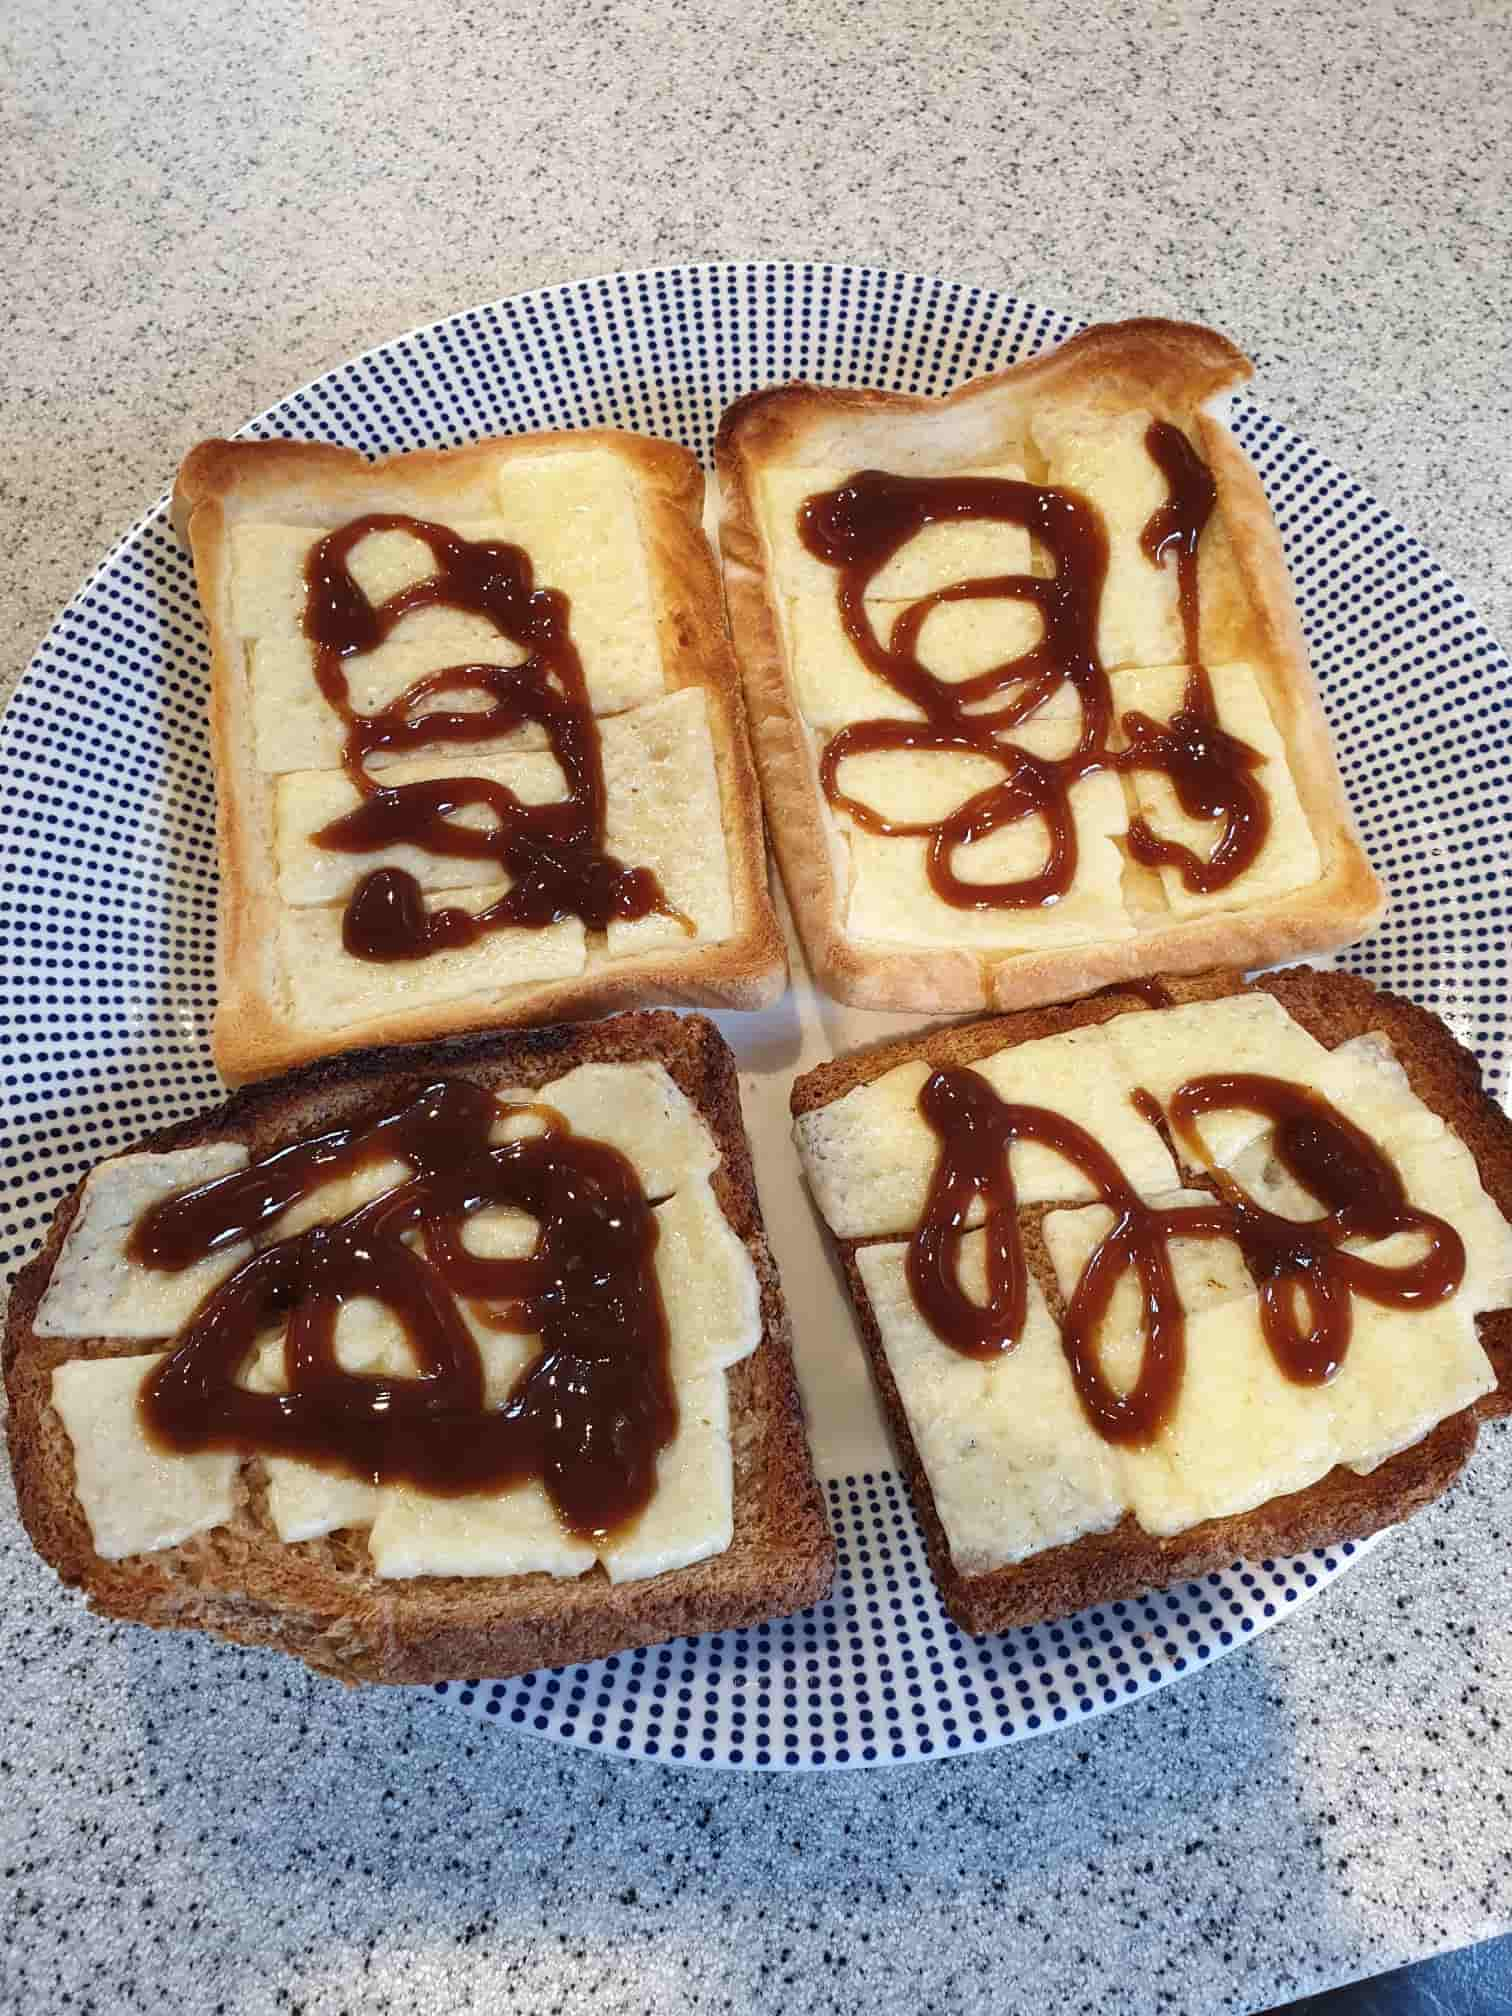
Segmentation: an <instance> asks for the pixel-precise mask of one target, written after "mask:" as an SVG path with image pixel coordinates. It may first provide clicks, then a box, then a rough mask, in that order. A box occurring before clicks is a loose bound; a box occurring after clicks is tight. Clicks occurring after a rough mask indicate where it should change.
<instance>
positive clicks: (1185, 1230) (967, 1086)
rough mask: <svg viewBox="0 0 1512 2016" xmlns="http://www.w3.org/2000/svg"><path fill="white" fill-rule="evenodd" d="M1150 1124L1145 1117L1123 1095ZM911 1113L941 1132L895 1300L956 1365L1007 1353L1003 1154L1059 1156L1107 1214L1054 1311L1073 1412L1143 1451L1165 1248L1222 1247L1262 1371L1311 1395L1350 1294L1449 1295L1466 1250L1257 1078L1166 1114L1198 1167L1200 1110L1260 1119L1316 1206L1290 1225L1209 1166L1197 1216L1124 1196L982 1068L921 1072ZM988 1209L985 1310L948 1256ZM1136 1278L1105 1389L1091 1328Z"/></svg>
mask: <svg viewBox="0 0 1512 2016" xmlns="http://www.w3.org/2000/svg"><path fill="white" fill-rule="evenodd" d="M1135 1103H1136V1105H1137V1106H1138V1108H1139V1110H1140V1112H1142V1113H1143V1114H1144V1115H1145V1117H1146V1118H1147V1119H1149V1120H1151V1121H1152V1122H1153V1121H1155V1120H1157V1119H1158V1118H1159V1117H1160V1115H1159V1108H1158V1106H1157V1105H1156V1103H1155V1101H1154V1100H1153V1099H1151V1098H1150V1096H1149V1094H1148V1093H1145V1092H1139V1093H1136V1095H1135ZM919 1110H920V1112H921V1113H922V1114H923V1116H924V1118H925V1120H926V1121H927V1122H928V1123H929V1125H930V1127H931V1128H932V1129H933V1131H934V1133H935V1134H936V1135H937V1136H938V1137H939V1142H940V1152H939V1159H938V1161H937V1163H936V1165H935V1171H934V1176H933V1179H932V1181H931V1184H930V1189H929V1195H928V1198H927V1200H926V1202H925V1207H924V1213H923V1216H922V1217H921V1219H920V1221H919V1224H918V1226H917V1227H916V1229H915V1231H914V1234H913V1237H912V1239H911V1241H910V1242H909V1247H908V1257H907V1274H908V1283H909V1288H910V1292H911V1293H912V1295H913V1298H914V1301H915V1303H916V1305H917V1307H918V1309H919V1311H920V1313H921V1314H922V1315H923V1316H924V1318H925V1320H926V1321H927V1322H928V1324H929V1326H930V1328H931V1329H932V1330H933V1331H934V1332H935V1334H936V1336H938V1337H939V1338H940V1339H941V1340H942V1341H943V1342H944V1343H946V1344H949V1345H950V1346H951V1347H952V1348H953V1349H955V1350H957V1351H960V1352H962V1353H964V1354H965V1355H967V1356H969V1357H974V1358H984V1359H990V1358H994V1357H997V1356H999V1355H1000V1354H1001V1353H1003V1352H1006V1351H1011V1350H1012V1349H1013V1348H1014V1346H1015V1345H1016V1344H1017V1343H1018V1341H1019V1339H1020V1337H1021V1336H1022V1335H1023V1329H1024V1320H1025V1313H1026V1309H1027V1296H1028V1262H1027V1259H1026V1256H1025V1251H1024V1242H1023V1234H1022V1231H1021V1228H1020V1225H1019V1217H1018V1208H1017V1197H1016V1192H1015V1188H1014V1181H1013V1170H1012V1158H1011V1155H1010V1152H1009V1151H1010V1149H1011V1148H1012V1146H1013V1144H1014V1142H1016V1141H1035V1142H1039V1143H1040V1144H1041V1145H1042V1146H1044V1147H1046V1148H1050V1149H1052V1150H1054V1152H1055V1153H1056V1154H1057V1155H1060V1156H1063V1157H1064V1158H1065V1160H1066V1161H1067V1162H1069V1163H1070V1164H1071V1166H1072V1167H1073V1168H1075V1169H1077V1170H1078V1171H1079V1172H1080V1173H1081V1174H1082V1175H1083V1176H1084V1177H1085V1178H1086V1179H1087V1182H1088V1183H1089V1184H1090V1185H1091V1187H1092V1189H1093V1190H1094V1191H1095V1193H1096V1196H1097V1200H1098V1201H1099V1202H1100V1203H1102V1204H1104V1205H1106V1207H1107V1208H1108V1209H1109V1210H1110V1211H1111V1212H1112V1213H1113V1224H1112V1225H1111V1227H1110V1228H1109V1230H1108V1231H1107V1233H1106V1234H1105V1235H1104V1237H1103V1238H1102V1240H1101V1241H1100V1242H1099V1243H1098V1245H1097V1247H1096V1248H1095V1250H1094V1251H1093V1253H1092V1255H1091V1257H1090V1259H1089V1260H1088V1261H1087V1264H1086V1266H1085V1267H1084V1268H1083V1270H1082V1274H1081V1277H1080V1279H1079V1280H1078V1282H1077V1284H1076V1287H1075V1288H1074V1290H1073V1291H1072V1293H1071V1295H1070V1297H1069V1300H1068V1302H1067V1305H1066V1310H1065V1315H1064V1318H1063V1321H1062V1324H1061V1343H1062V1348H1063V1350H1064V1351H1065V1355H1066V1361H1067V1364H1068V1365H1069V1367H1070V1371H1071V1376H1072V1380H1073V1382H1074V1384H1075V1387H1076V1392H1077V1396H1078V1398H1079V1399H1080V1401H1081V1404H1082V1408H1083V1411H1084V1412H1085V1414H1086V1416H1087V1419H1088V1420H1089V1421H1090V1422H1091V1424H1092V1426H1093V1428H1094V1429H1095V1430H1096V1431H1097V1433H1098V1434H1099V1435H1101V1436H1102V1437H1103V1439H1104V1440H1105V1441H1108V1442H1115V1443H1126V1444H1135V1445H1138V1444H1143V1443H1147V1442H1149V1441H1151V1440H1152V1439H1153V1438H1154V1437H1155V1436H1156V1435H1157V1434H1158V1433H1159V1431H1160V1429H1161V1428H1162V1426H1163V1425H1164V1424H1165V1423H1166V1422H1167V1421H1168V1420H1169V1419H1170V1417H1171V1414H1172V1412H1173V1411H1174V1409H1175V1406H1176V1402H1177V1400H1178V1398H1179V1395H1180V1392H1181V1384H1182V1378H1183V1374H1184V1369H1185V1363H1186V1313H1185V1311H1184V1309H1183V1307H1182V1303H1181V1298H1180V1295H1179V1293H1178V1291H1177V1287H1176V1282H1175V1277H1174V1275H1173V1273H1172V1269H1171V1259H1170V1242H1171V1241H1172V1240H1173V1239H1232V1240H1233V1241H1235V1243H1236V1244H1237V1245H1238V1247H1239V1249H1240V1251H1241V1253H1242V1254H1243V1255H1244V1259H1245V1262H1246V1264H1247V1265H1248V1267H1249V1270H1250V1273H1251V1275H1252V1276H1253V1278H1254V1280H1255V1282H1256V1285H1257V1288H1258V1292H1259V1302H1260V1320H1261V1328H1262V1331H1263V1334H1264V1337H1265V1341H1266V1343H1267V1345H1268V1346H1269V1348H1270V1351H1271V1354H1272V1356H1273V1357H1274V1359H1275V1361H1276V1364H1277V1366H1278V1367H1279V1368H1280V1370H1281V1371H1282V1373H1283V1374H1284V1375H1285V1376H1286V1377H1287V1378H1288V1379H1291V1380H1293V1381H1295V1382H1297V1383H1298V1384H1301V1385H1323V1384H1325V1383H1326V1382H1327V1381H1328V1380H1330V1379H1332V1378H1333V1377H1334V1376H1335V1375H1336V1374H1337V1372H1338V1371H1339V1368H1340V1367H1341V1366H1342V1364H1343V1363H1344V1359H1345V1356H1346V1354H1347V1352H1348V1349H1349V1340H1350V1332H1351V1328H1352V1323H1353V1297H1354V1296H1356V1295H1363V1296H1364V1297H1365V1298H1366V1299H1367V1300H1368V1301H1373V1302H1377V1303H1380V1304H1383V1305H1384V1306H1386V1307H1389V1308H1394V1309H1416V1308H1428V1307H1432V1306H1434V1305H1435V1304H1438V1303H1441V1302H1445V1301H1447V1300H1448V1299H1449V1298H1450V1297H1451V1296H1452V1295H1453V1294H1454V1293H1455V1292H1456V1290H1457V1289H1458V1288H1459V1285H1460V1283H1461V1281H1462V1280H1463V1279H1464V1273H1465V1249H1464V1245H1463V1242H1462V1241H1461V1239H1460V1236H1459V1234H1458V1233H1457V1232H1456V1231H1455V1230H1454V1227H1453V1226H1452V1225H1449V1224H1448V1223H1446V1222H1445V1220H1444V1219H1442V1218H1438V1217H1435V1216H1434V1215H1433V1213H1432V1212H1429V1211H1424V1210H1421V1209H1419V1208H1418V1207H1417V1206H1416V1205H1414V1204H1413V1203H1411V1202H1410V1201H1409V1199H1408V1197H1407V1195H1406V1192H1405V1190H1404V1189H1403V1186H1402V1180H1401V1177H1400V1175H1399V1174H1398V1173H1397V1170H1396V1169H1395V1167H1394V1166H1393V1165H1392V1163H1391V1162H1390V1160H1389V1159H1388V1158H1387V1156H1386V1155H1385V1154H1384V1153H1383V1152H1382V1150H1381V1149H1380V1147H1379V1146H1378V1145H1377V1144H1376V1143H1375V1142H1374V1141H1372V1140H1371V1138H1370V1136H1369V1135H1367V1134H1365V1133H1364V1132H1362V1130H1361V1129H1360V1128H1358V1127H1356V1126H1355V1124H1354V1123H1353V1121H1351V1120H1349V1119H1347V1118H1346V1117H1345V1115H1344V1114H1342V1113H1340V1112H1338V1111H1337V1109H1336V1108H1335V1107H1333V1106H1332V1105H1330V1103H1329V1102H1328V1100H1326V1099H1325V1098H1323V1097H1322V1095H1321V1094H1320V1093H1317V1092H1314V1091H1311V1090H1309V1089H1308V1088H1307V1087H1305V1086H1301V1085H1295V1084H1292V1083H1290V1082H1288V1081H1287V1080H1284V1079H1279V1078H1269V1077H1264V1076H1261V1075H1258V1074H1255V1073H1234V1074H1214V1075H1209V1076H1205V1077H1200V1078H1194V1079H1191V1080H1189V1081H1188V1082H1187V1083H1186V1084H1185V1085H1183V1086H1181V1087H1180V1088H1179V1090H1178V1091H1177V1092H1176V1093H1175V1095H1174V1097H1173V1098H1172V1100H1171V1102H1170V1107H1169V1120H1170V1126H1171V1131H1172V1133H1173V1134H1174V1136H1175V1138H1176V1139H1177V1141H1178V1143H1180V1144H1181V1146H1182V1147H1183V1148H1184V1149H1185V1150H1186V1152H1187V1155H1188V1157H1189V1159H1190V1160H1191V1161H1193V1162H1195V1163H1198V1164H1199V1165H1205V1164H1206V1160H1207V1158H1206V1156H1205V1154H1204V1151H1203V1148H1202V1144H1201V1141H1200V1139H1199V1137H1198V1134H1197V1126H1196V1123H1197V1121H1198V1120H1199V1119H1200V1118H1201V1116H1202V1115H1203V1114H1205V1113H1215V1112H1232V1111H1241V1112H1248V1113H1254V1114H1257V1115H1259V1116H1260V1117H1261V1118H1262V1119H1263V1120H1265V1121H1266V1122H1268V1123H1269V1125H1270V1126H1271V1128H1272V1129H1273V1130H1274V1131H1273V1133H1272V1136H1271V1143H1272V1152H1273V1154H1274V1155H1275V1157H1276V1159H1277V1161H1278V1162H1279V1163H1280V1164H1281V1166H1282V1168H1283V1169H1285V1170H1286V1171H1287V1172H1288V1173H1289V1174H1290V1175H1291V1176H1293V1177H1294V1178H1295V1179H1296V1181H1297V1182H1298V1183H1300V1184H1301V1185H1302V1186H1303V1187H1304V1189H1306V1190H1307V1191H1308V1192H1309V1193H1310V1194H1311V1195H1312V1196H1313V1197H1314V1198H1315V1199H1316V1200H1317V1202H1318V1203H1319V1204H1320V1205H1321V1206H1322V1207H1323V1209H1324V1214H1325V1215H1324V1216H1322V1217H1321V1218H1317V1219H1313V1220H1308V1221H1305V1222H1303V1221H1298V1220H1295V1219H1291V1218H1285V1217H1281V1216H1279V1215H1278V1214H1277V1213H1275V1212H1272V1211H1268V1210H1267V1209H1265V1207H1264V1206H1263V1205H1260V1204H1257V1203H1256V1202H1255V1201H1254V1199H1253V1198H1251V1197H1249V1196H1248V1195H1247V1194H1246V1193H1245V1192H1244V1190H1243V1189H1241V1187H1240V1186H1239V1185H1238V1183H1236V1182H1235V1180H1234V1179H1233V1177H1232V1176H1231V1175H1229V1174H1228V1172H1227V1171H1225V1170H1223V1169H1221V1168H1210V1169H1209V1174H1210V1176H1211V1178H1212V1180H1213V1182H1214V1184H1215V1186H1216V1195H1215V1196H1214V1197H1213V1198H1212V1200H1211V1202H1209V1203H1206V1204H1182V1205H1174V1206H1170V1207H1167V1208H1158V1207H1156V1206H1155V1205H1152V1204H1148V1203H1145V1202H1144V1201H1142V1200H1141V1198H1140V1197H1139V1196H1138V1195H1137V1194H1136V1192H1135V1191H1134V1189H1133V1188H1132V1187H1131V1185H1130V1184H1129V1182H1128V1181H1127V1179H1126V1178H1125V1176H1124V1174H1123V1172H1122V1170H1121V1169H1120V1168H1119V1166H1118V1164H1117V1163H1116V1161H1115V1160H1114V1159H1113V1157H1112V1156H1110V1155H1109V1153H1108V1152H1107V1150H1106V1149H1105V1148H1103V1147H1102V1146H1101V1145H1100V1143H1099V1142H1097V1141H1096V1140H1094V1139H1093V1137H1092V1136H1091V1135H1090V1134H1089V1133H1088V1132H1087V1131H1086V1129H1085V1128H1083V1127H1081V1126H1079V1125H1077V1123H1076V1122H1074V1121H1072V1120H1069V1119H1067V1118H1066V1117H1065V1116H1064V1115H1063V1114H1058V1113H1054V1112H1051V1111H1050V1110H1049V1109H1048V1108H1045V1107H1041V1106H1032V1105H1025V1104H1015V1103H1011V1102H1009V1101H1006V1100H1003V1099H1000V1098H999V1097H998V1095H997V1093H996V1092H994V1090H993V1089H992V1087H991V1086H990V1085H989V1084H988V1082H987V1080H986V1079H985V1078H983V1077H982V1076H981V1075H980V1073H978V1072H976V1071H972V1070H969V1069H964V1068H958V1069H949V1070H942V1071H936V1072H935V1073H934V1074H933V1075H932V1076H931V1077H930V1078H929V1079H928V1080H927V1081H926V1083H925V1085H924V1087H923V1089H922V1090H921V1092H920V1094H919ZM979 1197H980V1198H981V1200H982V1203H983V1205H984V1206H985V1209H986V1213H987V1220H986V1226H985V1228H984V1230H985V1240H986V1275H987V1299H986V1301H985V1302H984V1303H979V1302H976V1301H974V1300H973V1299H972V1298H971V1297H970V1296H969V1295H967V1293H966V1291H965V1290H964V1288H963V1287H962V1286H961V1282H960V1279H959V1271H958V1258H959V1251H960V1243H961V1239H962V1237H963V1236H964V1234H965V1231H966V1221H967V1214H968V1212H969V1211H970V1209H971V1206H972V1204H973V1203H974V1202H975V1200H976V1199H977V1198H979ZM1397 1232H1413V1233H1417V1234H1419V1235H1421V1236H1422V1237H1423V1238H1424V1240H1425V1241H1426V1245H1425V1248H1424V1251H1423V1252H1422V1253H1421V1254H1420V1255H1419V1256H1418V1257H1417V1258H1416V1259H1414V1260H1410V1261H1407V1262H1404V1263H1402V1264H1400V1265H1395V1266H1387V1265H1384V1264H1382V1263H1381V1262H1380V1261H1377V1260H1372V1259H1370V1258H1369V1257H1368V1256H1367V1255H1366V1254H1363V1253H1358V1252H1351V1251H1349V1250H1348V1247H1347V1245H1346V1242H1348V1241H1351V1240H1370V1241H1375V1240H1382V1239H1387V1238H1390V1237H1391V1236H1392V1234H1394V1233H1397ZM1131 1269H1132V1271H1133V1273H1134V1276H1135V1278H1136V1280H1137V1281H1138V1284H1139V1291H1140V1297H1141V1325H1142V1329H1143V1339H1144V1349H1143V1354H1142V1358H1141V1362H1140V1368H1139V1372H1138V1376H1137V1377H1136V1379H1135V1381H1134V1383H1133V1385H1132V1386H1130V1387H1128V1388H1127V1390H1125V1391H1122V1392H1120V1391H1119V1390H1117V1389H1116V1388H1115V1387H1114V1386H1113V1384H1112V1383H1111V1381H1110V1380H1109V1379H1108V1377H1107V1375H1106V1373H1105V1372H1104V1370H1103V1365H1102V1355H1101V1344H1100V1339H1101V1334H1102V1328H1103V1324H1104V1322H1105V1320H1106V1317H1107V1313H1108V1310H1109V1307H1110V1305H1111V1303H1112V1299H1113V1295H1114V1292H1115V1290H1116V1289H1117V1286H1118V1283H1119V1282H1120V1281H1121V1280H1122V1278H1123V1277H1124V1275H1125V1274H1127V1273H1128V1272H1129V1271H1130V1270H1131Z"/></svg>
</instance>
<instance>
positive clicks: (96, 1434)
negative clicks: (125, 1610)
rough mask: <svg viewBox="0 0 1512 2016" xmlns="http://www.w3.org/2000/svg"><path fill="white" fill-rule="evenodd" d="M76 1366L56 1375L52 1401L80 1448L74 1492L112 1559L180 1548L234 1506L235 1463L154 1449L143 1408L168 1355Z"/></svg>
mask: <svg viewBox="0 0 1512 2016" xmlns="http://www.w3.org/2000/svg"><path fill="white" fill-rule="evenodd" d="M166 1356H167V1353H166V1352H161V1351H159V1352H154V1353H153V1354H152V1355H151V1356H150V1357H146V1358H91V1359H76V1360H74V1361H73V1362H71V1363H69V1364H66V1365H59V1366H58V1367H57V1369H56V1370H55V1371H54V1373H53V1378H52V1404H53V1406H54V1407H56V1409H57V1410H58V1414H59V1416H60V1418H61V1419H62V1422H63V1426H64V1428H65V1429H66V1430H67V1431H68V1439H69V1441H70V1442H71V1443H72V1444H73V1460H74V1494H75V1496H76V1497H77V1498H78V1501H79V1504H80V1506H81V1508H82V1509H83V1513H84V1517H85V1518H86V1519H87V1520H88V1522H89V1531H90V1534H91V1536H92V1538H93V1540H94V1549H95V1552H96V1553H97V1554H99V1555H100V1556H101V1557H102V1558H103V1559H104V1560H106V1561H119V1560H121V1559H123V1558H124V1557H125V1556H126V1555H128V1554H153V1553H156V1552H157V1551H158V1550H159V1549H160V1548H163V1547H176V1546H177V1545H178V1544H179V1542H180V1541H181V1540H188V1539H191V1538H192V1537H193V1536H194V1535H195V1534H196V1533H207V1532H208V1531H209V1530H210V1528H211V1527H212V1526H224V1525H225V1523H226V1521H227V1520H228V1519H229V1518H230V1517H231V1515H232V1513H233V1512H234V1511H235V1509H236V1470H237V1458H236V1457H235V1455H232V1454H225V1453H222V1452H220V1451H218V1450H208V1451H206V1452H205V1453H203V1454H201V1455H196V1456H179V1455H175V1454H172V1453H169V1452H166V1451H163V1450H160V1449H158V1448H157V1447H156V1445H155V1444H154V1443H152V1442H151V1441H149V1440H148V1437H147V1434H146V1431H145V1429H144V1428H143V1426H142V1419H141V1413H140V1410H139V1407H138V1402H139V1400H140V1398H141V1392H142V1387H143V1385H144V1384H145V1382H146V1380H147V1379H148V1377H149V1376H150V1375H151V1374H152V1373H153V1372H155V1371H156V1370H157V1368H158V1366H159V1365H161V1364H162V1363H163V1361H164V1359H165V1358H166Z"/></svg>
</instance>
